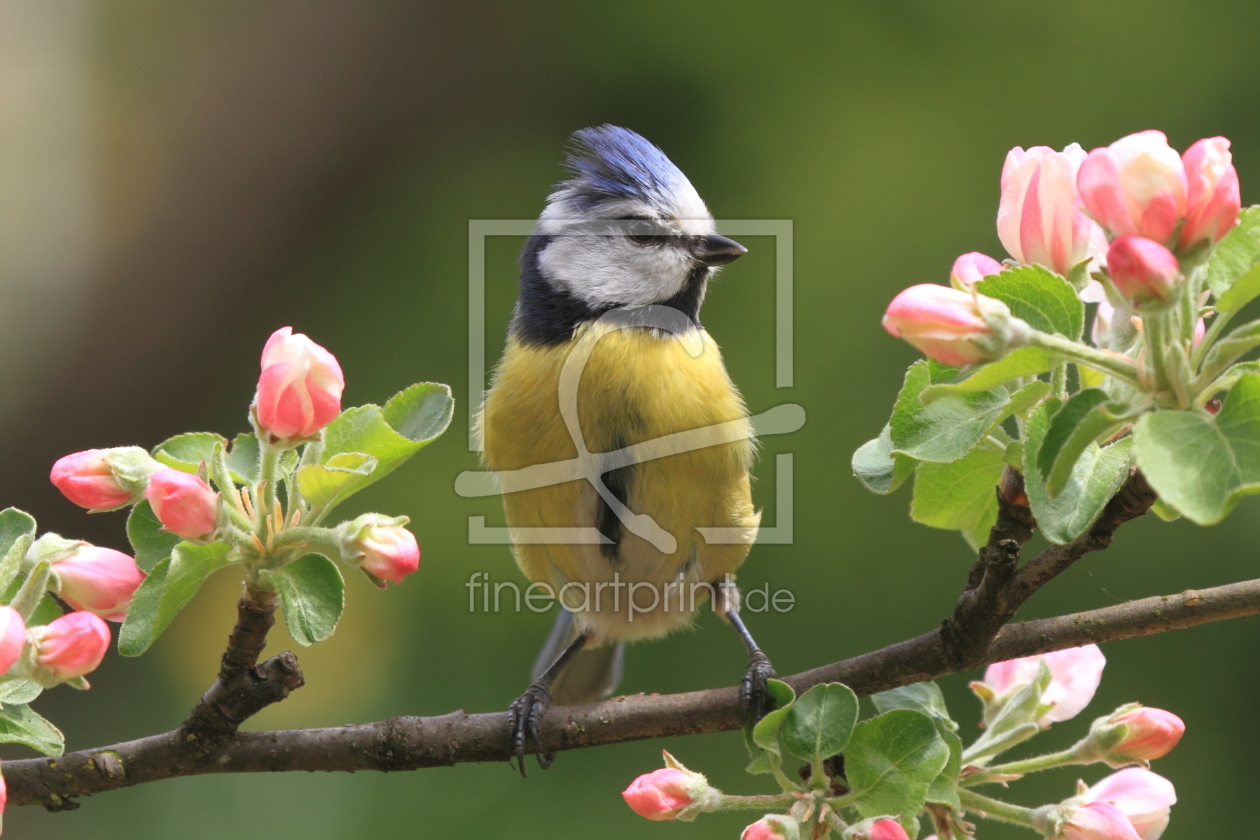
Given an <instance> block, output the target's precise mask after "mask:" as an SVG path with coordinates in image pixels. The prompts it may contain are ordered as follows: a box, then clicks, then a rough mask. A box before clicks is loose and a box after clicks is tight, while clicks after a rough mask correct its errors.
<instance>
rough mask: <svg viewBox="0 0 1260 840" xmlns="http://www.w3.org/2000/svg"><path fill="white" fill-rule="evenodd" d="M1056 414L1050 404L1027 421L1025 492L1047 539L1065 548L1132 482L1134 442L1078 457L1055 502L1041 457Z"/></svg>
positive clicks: (1087, 449)
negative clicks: (1038, 464)
mask: <svg viewBox="0 0 1260 840" xmlns="http://www.w3.org/2000/svg"><path fill="white" fill-rule="evenodd" d="M1056 402H1057V401H1056ZM1052 410H1053V406H1052V405H1050V404H1046V405H1044V406H1041V407H1040V408H1038V409H1037V410H1036V411H1034V412H1033V413H1032V415H1031V416H1029V418H1028V429H1027V436H1026V437H1025V438H1024V447H1025V449H1024V465H1025V470H1024V478H1025V480H1024V490H1025V492H1026V493H1027V494H1028V503H1029V506H1030V507H1031V508H1032V512H1033V516H1034V517H1035V518H1036V520H1037V527H1038V528H1040V529H1041V533H1042V535H1043V536H1044V537H1045V538H1046V539H1048V540H1049V541H1050V542H1052V543H1057V544H1059V545H1062V544H1063V543H1067V542H1071V541H1072V540H1074V539H1076V538H1077V537H1079V536H1080V535H1081V534H1083V533H1085V532H1086V531H1087V530H1089V527H1090V526H1091V525H1093V524H1094V520H1096V519H1097V518H1098V515H1099V514H1100V513H1102V510H1103V508H1104V507H1106V505H1107V502H1108V501H1110V500H1111V497H1112V496H1114V495H1115V494H1116V491H1117V490H1119V489H1120V487H1121V485H1123V484H1124V482H1125V481H1126V480H1127V479H1128V477H1129V464H1130V462H1131V460H1132V457H1133V456H1132V448H1133V438H1132V437H1126V438H1123V439H1122V440H1119V441H1117V442H1116V443H1113V444H1111V445H1110V446H1108V447H1106V448H1100V447H1099V446H1098V444H1096V443H1092V442H1091V443H1090V444H1089V445H1088V446H1086V447H1085V449H1084V451H1083V452H1082V453H1081V455H1080V458H1078V459H1077V462H1076V466H1075V467H1073V468H1072V472H1071V473H1070V474H1069V476H1068V480H1067V482H1066V483H1065V484H1064V485H1063V489H1062V490H1061V491H1060V492H1059V495H1058V496H1056V497H1055V498H1053V499H1052V498H1050V494H1049V493H1047V492H1046V488H1045V478H1044V476H1043V475H1042V473H1041V470H1040V469H1039V468H1038V466H1037V455H1038V453H1039V450H1040V448H1041V446H1042V441H1043V440H1044V438H1045V435H1046V429H1047V428H1048V427H1049V425H1050V420H1049V414H1050V412H1051V411H1052ZM1060 413H1062V412H1060Z"/></svg>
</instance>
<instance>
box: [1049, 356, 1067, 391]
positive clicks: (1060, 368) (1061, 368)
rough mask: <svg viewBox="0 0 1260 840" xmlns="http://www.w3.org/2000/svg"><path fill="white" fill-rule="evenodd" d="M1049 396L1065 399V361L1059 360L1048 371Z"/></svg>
mask: <svg viewBox="0 0 1260 840" xmlns="http://www.w3.org/2000/svg"><path fill="white" fill-rule="evenodd" d="M1050 396H1052V397H1057V398H1058V399H1061V400H1066V399H1067V396H1068V395H1067V363H1066V362H1059V363H1058V364H1057V365H1055V366H1054V370H1053V371H1051V373H1050Z"/></svg>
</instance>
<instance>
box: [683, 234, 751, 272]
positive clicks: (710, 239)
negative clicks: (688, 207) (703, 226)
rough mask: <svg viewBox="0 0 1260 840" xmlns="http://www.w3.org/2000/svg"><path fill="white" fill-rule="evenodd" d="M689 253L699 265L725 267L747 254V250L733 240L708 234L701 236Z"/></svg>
mask: <svg viewBox="0 0 1260 840" xmlns="http://www.w3.org/2000/svg"><path fill="white" fill-rule="evenodd" d="M691 253H692V256H694V257H695V258H696V259H697V260H698V261H699V262H700V264H701V265H709V266H713V265H726V264H727V263H728V262H733V261H734V260H737V259H739V258H740V257H742V256H743V255H744V254H747V253H748V249H747V248H745V247H744V246H743V245H740V244H739V243H738V242H736V241H735V240H734V239H727V238H726V237H725V236H718V235H717V234H716V233H710V234H709V235H708V236H702V237H700V238H698V239H697V240H696V241H695V244H693V245H692V246H691Z"/></svg>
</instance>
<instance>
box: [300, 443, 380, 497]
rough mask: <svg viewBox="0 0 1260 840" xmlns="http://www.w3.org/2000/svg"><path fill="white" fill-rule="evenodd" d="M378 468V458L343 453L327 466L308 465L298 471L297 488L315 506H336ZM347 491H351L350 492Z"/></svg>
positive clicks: (359, 453)
mask: <svg viewBox="0 0 1260 840" xmlns="http://www.w3.org/2000/svg"><path fill="white" fill-rule="evenodd" d="M374 469H376V459H375V458H373V457H372V456H371V455H364V454H363V453H362V452H343V453H341V454H340V455H334V456H333V457H332V458H330V459H329V460H328V462H327V463H325V464H307V465H306V466H304V467H302V468H301V469H299V470H298V473H297V482H298V489H299V490H301V491H302V496H303V497H304V498H305V499H306V500H307V501H308V502H310V503H311V504H313V505H315V506H316V507H323V506H324V505H329V506H332V505H335V504H337V503H338V502H340V501H342V500H343V499H344V498H345V497H346V496H348V495H350V493H353V492H354V490H353V489H350V488H353V487H354V486H355V485H356V484H357V483H358V482H359V481H361V480H362V479H364V478H366V477H368V476H370V475H371V474H372V470H374ZM347 491H348V492H347Z"/></svg>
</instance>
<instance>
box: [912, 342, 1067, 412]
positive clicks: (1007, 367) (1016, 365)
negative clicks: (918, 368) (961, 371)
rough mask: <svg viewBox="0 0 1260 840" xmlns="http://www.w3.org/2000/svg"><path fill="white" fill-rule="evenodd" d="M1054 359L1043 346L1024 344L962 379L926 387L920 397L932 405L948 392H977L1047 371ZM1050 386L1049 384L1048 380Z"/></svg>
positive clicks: (925, 403) (924, 402) (1052, 364)
mask: <svg viewBox="0 0 1260 840" xmlns="http://www.w3.org/2000/svg"><path fill="white" fill-rule="evenodd" d="M1054 363H1055V359H1054V356H1053V355H1051V354H1050V353H1049V352H1048V351H1046V350H1042V349H1041V348H1040V347H1021V348H1019V349H1018V350H1014V351H1012V352H1010V353H1007V354H1006V355H1005V356H1003V357H1002V358H1001V359H998V360H997V361H996V362H993V363H991V364H987V365H985V366H984V367H982V368H980V369H979V370H977V371H976V372H975V373H973V374H972V375H971V376H969V377H967V378H966V379H964V380H963V381H962V382H955V383H952V384H949V385H932V386H929V387H927V388H925V389H924V390H923V393H922V394H921V395H920V397H919V399H920V400H922V401H923V404H924V405H929V404H931V403H932V402H934V401H936V400H938V399H940V398H941V397H943V396H946V395H947V394H974V393H976V392H978V391H988V390H989V389H991V388H995V387H996V386H998V385H1002V384H1004V383H1007V382H1010V381H1011V380H1012V379H1019V378H1020V377H1021V376H1036V375H1037V374H1039V373H1045V372H1046V371H1048V370H1050V369H1051V368H1052V367H1054ZM1047 387H1049V385H1048V384H1047Z"/></svg>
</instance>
